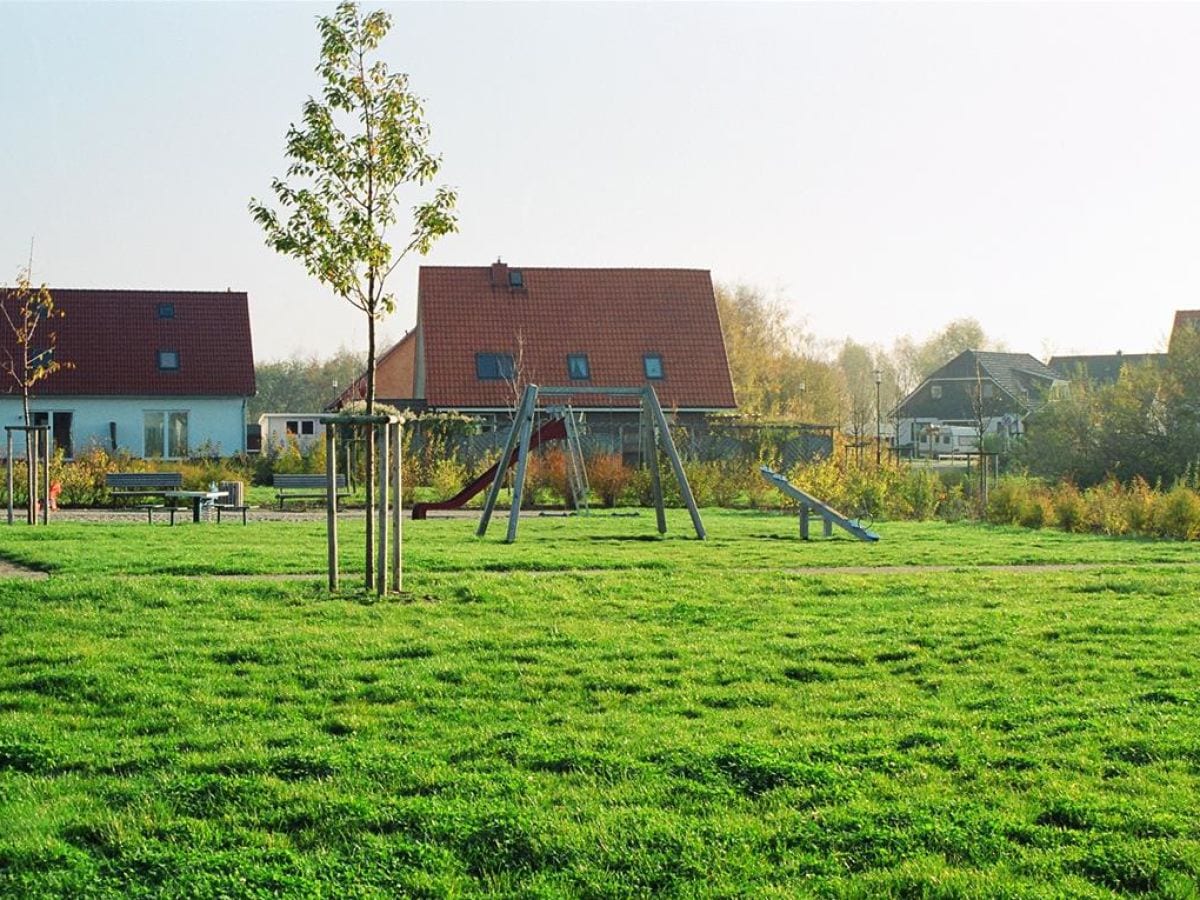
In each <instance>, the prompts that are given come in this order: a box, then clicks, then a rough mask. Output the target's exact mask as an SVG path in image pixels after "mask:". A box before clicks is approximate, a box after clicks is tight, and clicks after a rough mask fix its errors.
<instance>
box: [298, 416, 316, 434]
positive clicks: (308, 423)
mask: <svg viewBox="0 0 1200 900" xmlns="http://www.w3.org/2000/svg"><path fill="white" fill-rule="evenodd" d="M316 433H317V423H316V422H314V421H313V420H312V419H301V420H300V435H301V437H310V436H312V435H314V434H316Z"/></svg>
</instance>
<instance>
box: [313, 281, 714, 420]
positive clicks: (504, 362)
mask: <svg viewBox="0 0 1200 900" xmlns="http://www.w3.org/2000/svg"><path fill="white" fill-rule="evenodd" d="M525 384H538V385H542V386H551V385H553V386H578V387H579V388H581V389H587V390H588V391H589V392H588V393H581V394H578V395H574V396H572V398H571V402H572V405H573V406H574V407H575V408H576V409H581V410H584V411H585V412H586V414H587V416H588V420H589V421H590V422H593V423H597V422H601V421H604V420H606V419H607V420H612V421H623V420H628V419H630V418H632V417H633V416H634V415H635V411H634V410H633V409H632V407H633V406H634V404H635V403H636V401H633V400H631V399H630V398H626V397H612V396H607V395H604V394H602V393H595V391H597V390H599V389H603V388H605V387H640V386H642V385H647V384H649V385H653V387H654V389H655V391H656V393H657V394H658V397H659V401H660V402H661V404H662V406H663V408H664V409H666V410H669V411H672V412H674V414H675V415H676V418H677V421H678V420H681V419H682V420H683V421H685V422H686V420H688V419H689V418H692V419H702V418H703V417H704V416H705V415H707V414H709V413H714V412H720V411H731V410H733V409H734V408H735V407H736V403H735V400H734V394H733V383H732V381H731V378H730V375H729V363H728V359H727V357H726V354H725V343H724V339H723V337H722V334H721V323H720V319H719V318H718V315H717V304H716V298H715V296H714V293H713V285H712V277H711V275H710V274H709V273H708V272H707V271H704V270H698V269H551V268H517V267H512V266H509V265H506V264H505V263H503V262H496V263H494V264H492V265H491V266H473V267H472V266H462V267H458V266H455V267H449V266H426V267H422V269H421V272H420V280H419V285H418V296H417V323H416V326H415V327H414V328H413V329H412V331H410V332H409V333H408V334H407V335H405V336H404V338H403V339H401V340H400V341H399V342H397V343H396V344H395V345H394V346H393V347H391V348H390V349H389V350H387V351H386V352H385V353H383V354H382V355H381V356H380V358H379V360H378V363H377V367H376V397H377V399H379V400H380V401H382V402H385V403H389V404H392V405H394V406H398V407H401V408H407V409H416V410H424V409H429V410H453V411H457V412H461V413H466V414H470V415H474V416H478V417H480V418H481V419H483V420H484V421H485V422H487V421H494V422H497V423H499V422H502V421H503V422H507V421H508V416H509V411H510V410H511V409H513V408H514V407H515V405H516V402H517V398H518V397H519V393H520V389H521V386H523V385H525ZM364 394H365V379H364V378H361V377H360V378H359V379H358V380H357V381H356V382H355V383H354V384H352V385H351V386H350V387H349V388H348V389H347V390H346V391H344V392H343V393H342V395H341V396H340V397H338V398H337V399H336V400H335V401H334V402H333V403H332V404H331V407H332V408H340V407H341V406H342V405H344V404H346V403H348V402H351V401H353V400H356V399H358V398H360V397H362V396H363V395H364Z"/></svg>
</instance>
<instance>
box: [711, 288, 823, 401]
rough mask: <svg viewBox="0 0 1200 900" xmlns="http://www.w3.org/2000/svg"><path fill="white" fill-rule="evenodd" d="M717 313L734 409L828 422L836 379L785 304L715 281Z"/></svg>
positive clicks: (749, 290) (753, 290)
mask: <svg viewBox="0 0 1200 900" xmlns="http://www.w3.org/2000/svg"><path fill="white" fill-rule="evenodd" d="M716 298H717V311H718V313H719V314H720V318H721V332H722V336H723V337H724V339H725V352H726V355H727V356H728V358H729V372H730V376H731V377H732V379H733V389H734V393H735V394H736V395H737V402H738V409H739V411H741V412H742V413H744V414H746V415H751V416H760V417H763V418H768V419H781V418H791V419H799V420H805V421H833V420H834V419H835V417H836V415H837V410H838V399H839V396H840V390H841V388H840V379H839V376H838V373H837V371H836V369H835V367H834V366H832V365H831V364H830V363H829V362H827V361H826V360H824V359H822V358H820V355H819V353H818V352H817V350H816V348H815V346H814V344H815V342H814V340H813V338H812V337H811V336H809V335H807V334H806V333H804V332H803V331H801V330H800V329H798V328H797V327H796V326H795V325H794V324H792V322H791V321H790V318H789V316H788V311H787V308H786V307H785V306H784V305H783V304H782V303H780V302H779V301H777V300H772V299H770V298H768V297H767V296H766V295H765V294H763V292H762V291H760V290H759V289H757V288H754V287H750V286H748V285H744V284H739V285H732V286H731V285H717V287H716Z"/></svg>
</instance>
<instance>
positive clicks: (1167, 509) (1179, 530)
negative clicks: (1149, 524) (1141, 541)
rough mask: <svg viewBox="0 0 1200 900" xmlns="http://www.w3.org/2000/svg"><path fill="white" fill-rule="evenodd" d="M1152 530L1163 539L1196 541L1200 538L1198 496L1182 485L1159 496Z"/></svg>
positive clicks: (1199, 503) (1199, 497) (1199, 500)
mask: <svg viewBox="0 0 1200 900" xmlns="http://www.w3.org/2000/svg"><path fill="white" fill-rule="evenodd" d="M1154 530H1155V531H1156V532H1157V533H1158V534H1161V535H1163V536H1164V537H1173V538H1177V539H1178V540H1183V541H1194V540H1196V538H1198V537H1200V496H1197V495H1196V493H1195V491H1193V490H1191V489H1190V488H1187V487H1184V486H1183V485H1179V486H1178V487H1175V488H1173V489H1172V490H1171V491H1170V492H1169V493H1167V494H1165V495H1162V496H1160V497H1159V499H1158V502H1157V503H1156V504H1155V508H1154Z"/></svg>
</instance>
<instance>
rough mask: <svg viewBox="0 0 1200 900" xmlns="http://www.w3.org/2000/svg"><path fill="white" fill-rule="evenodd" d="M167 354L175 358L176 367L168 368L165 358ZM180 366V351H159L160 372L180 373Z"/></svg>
mask: <svg viewBox="0 0 1200 900" xmlns="http://www.w3.org/2000/svg"><path fill="white" fill-rule="evenodd" d="M167 353H170V354H172V355H173V356H174V357H175V365H173V366H168V365H166V364H165V362H164V360H163V357H164V355H165V354H167ZM179 366H180V361H179V351H178V350H159V351H158V370H159V371H160V372H178V371H179Z"/></svg>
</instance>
